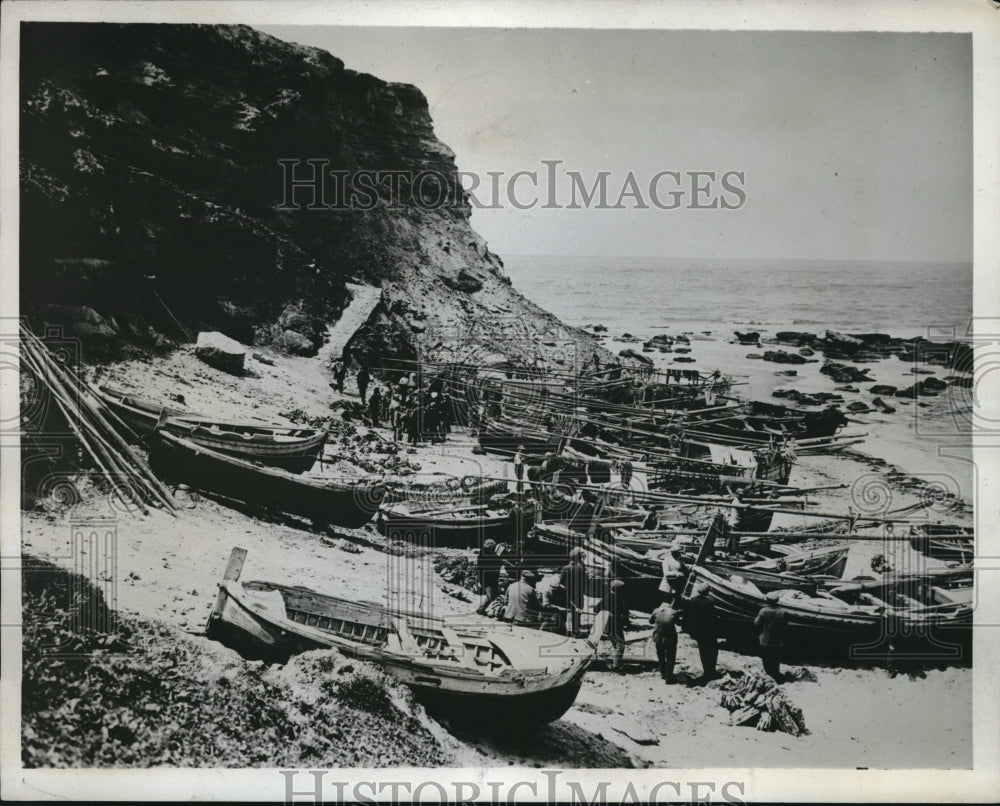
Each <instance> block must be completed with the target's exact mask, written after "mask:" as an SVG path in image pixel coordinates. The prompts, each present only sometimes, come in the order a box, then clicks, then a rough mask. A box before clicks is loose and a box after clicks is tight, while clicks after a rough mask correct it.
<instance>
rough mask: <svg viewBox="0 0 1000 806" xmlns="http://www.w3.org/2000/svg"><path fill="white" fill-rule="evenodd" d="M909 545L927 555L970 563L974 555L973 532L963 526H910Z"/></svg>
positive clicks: (974, 542)
mask: <svg viewBox="0 0 1000 806" xmlns="http://www.w3.org/2000/svg"><path fill="white" fill-rule="evenodd" d="M910 546H911V547H912V548H913V550H914V551H919V552H920V553H921V554H925V555H927V556H928V557H935V558H937V559H939V560H953V561H956V562H960V563H971V562H972V561H973V559H974V557H975V556H976V540H975V533H974V532H973V530H972V529H970V528H968V527H965V526H949V525H946V524H940V523H939V524H926V525H920V526H913V527H911V528H910Z"/></svg>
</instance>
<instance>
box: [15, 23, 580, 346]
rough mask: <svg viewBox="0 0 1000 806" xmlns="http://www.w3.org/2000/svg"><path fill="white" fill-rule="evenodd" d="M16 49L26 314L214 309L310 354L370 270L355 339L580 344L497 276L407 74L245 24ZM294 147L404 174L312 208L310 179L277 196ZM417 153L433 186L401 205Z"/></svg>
mask: <svg viewBox="0 0 1000 806" xmlns="http://www.w3.org/2000/svg"><path fill="white" fill-rule="evenodd" d="M21 64H22V66H21V158H20V160H21V161H20V167H21V205H22V210H21V295H22V298H21V304H22V309H24V310H25V311H26V312H28V313H30V314H35V315H37V316H39V317H40V318H46V319H48V320H49V321H57V320H59V318H60V317H63V319H65V320H67V321H70V322H71V323H72V327H73V328H74V329H75V332H77V333H79V334H82V335H86V336H90V337H93V338H95V339H105V340H106V341H108V342H137V343H141V342H143V341H147V342H148V341H155V342H156V343H163V341H164V339H165V338H166V339H169V340H174V341H183V340H186V338H187V337H186V336H185V335H184V334H185V332H186V333H188V334H190V335H192V336H193V334H194V331H196V330H198V329H204V328H213V329H219V330H222V331H223V332H225V333H227V334H229V335H231V336H233V337H234V338H237V339H240V340H241V341H244V342H247V343H270V344H273V345H275V346H278V347H281V348H284V349H287V350H289V351H291V352H298V353H302V354H306V355H309V354H312V353H315V351H316V350H317V348H318V347H319V346H320V345H321V344H322V341H323V337H324V334H325V330H326V326H327V325H328V324H329V323H330V322H333V321H336V319H337V318H338V316H339V314H340V312H341V311H342V310H343V308H344V306H345V305H346V304H347V302H348V301H349V300H350V293H349V291H348V290H347V288H346V285H345V284H346V283H347V282H355V283H367V284H373V285H380V286H381V287H382V289H383V295H382V302H381V303H380V305H379V306H378V308H377V309H376V311H375V313H374V314H373V315H372V317H371V319H370V321H369V323H368V324H367V325H366V326H365V328H364V329H363V330H362V332H359V333H358V335H357V337H356V338H355V339H354V341H353V342H352V344H351V348H352V350H353V352H354V353H355V354H356V355H357V357H358V358H366V359H368V360H374V361H378V360H379V359H381V358H382V357H384V356H386V355H389V354H392V353H401V354H403V355H404V356H412V355H416V354H429V355H434V356H438V357H445V356H449V355H450V356H455V357H468V358H474V357H476V356H477V355H480V356H481V355H482V354H483V353H485V352H487V351H488V350H490V349H491V350H492V351H500V352H504V353H506V354H508V355H510V356H511V357H517V358H527V357H540V358H542V359H543V360H546V361H549V360H552V359H553V358H555V359H556V360H558V359H559V355H553V353H561V354H562V358H563V360H565V361H566V363H567V364H571V363H573V362H574V360H575V359H576V358H577V357H578V356H586V355H589V353H590V352H592V350H593V348H592V347H591V343H590V341H589V340H588V339H587V338H586V337H585V336H584V335H583V334H582V333H580V332H579V331H576V330H573V329H568V328H565V327H564V326H562V325H561V324H560V323H558V322H557V321H556V320H555V319H554V318H553V317H551V316H550V315H549V314H547V313H545V312H543V311H541V310H540V309H538V308H537V307H536V306H534V305H532V304H531V303H530V302H528V301H527V300H525V299H524V298H522V297H520V295H518V294H517V293H516V292H514V291H513V290H512V289H511V288H510V286H509V281H508V280H507V279H506V277H505V276H504V274H503V272H502V262H501V260H500V259H499V258H498V257H497V256H496V255H494V254H492V253H491V252H490V251H489V250H488V249H487V247H486V244H485V243H484V242H483V241H482V239H481V238H480V237H479V236H477V235H476V234H475V233H474V232H473V231H472V229H471V228H470V226H469V213H470V209H469V206H468V203H467V200H466V197H465V194H464V193H463V192H462V191H461V189H460V188H457V187H456V180H455V171H456V167H455V161H454V155H453V154H452V152H451V151H450V150H449V149H448V148H447V147H446V146H444V145H443V144H441V143H440V142H438V140H437V139H436V138H435V136H434V132H433V127H432V123H431V119H430V115H429V112H428V108H427V102H426V100H425V98H424V97H423V95H422V94H421V93H420V91H419V90H418V89H416V88H415V87H411V86H408V85H401V84H390V83H386V82H384V81H381V80H379V79H377V78H374V77H372V76H368V75H364V74H359V73H356V72H354V71H351V70H347V69H345V68H344V66H343V63H342V62H340V61H339V60H338V59H336V58H334V57H333V56H331V55H330V54H328V53H326V52H324V51H320V50H316V49H313V48H306V47H301V46H298V45H292V44H288V43H285V42H282V41H280V40H277V39H274V38H273V37H269V36H267V35H264V34H261V33H259V32H257V31H254V30H253V29H250V28H247V27H244V26H236V27H229V26H195V25H159V24H157V25H108V24H76V23H51V24H50V23H30V24H25V25H22V41H21ZM307 160H322V161H323V163H320V165H322V167H323V168H324V169H325V170H326V171H328V172H344V173H345V174H346V175H348V176H351V177H356V176H357V174H358V172H359V171H379V172H382V173H383V174H385V173H386V172H394V171H399V172H403V173H402V174H401V177H402V178H401V179H400V180H399V182H400V184H399V185H398V186H397V187H395V188H393V187H392V186H391V185H392V182H391V181H390V182H382V183H379V184H376V183H375V182H374V181H369V182H368V184H369V185H370V186H372V187H373V188H374V190H373V191H370V192H367V193H366V194H365V195H362V196H361V197H360V201H361V202H362V204H361V205H360V206H359V205H358V204H357V203H355V204H353V205H352V204H341V203H339V202H341V201H343V199H341V198H338V194H337V193H336V189H337V187H338V186H337V185H336V184H335V182H334V183H331V182H330V180H329V179H328V180H327V184H326V192H325V193H324V195H323V197H322V198H318V199H317V201H319V202H320V204H318V205H311V207H312V209H310V201H311V192H310V190H309V189H308V188H306V189H303V188H299V189H298V190H296V191H295V196H294V197H293V198H291V199H289V198H287V194H288V187H287V177H288V176H289V175H294V177H295V178H296V179H297V180H301V179H303V178H304V177H305V178H308V176H309V174H310V173H311V170H312V169H311V166H310V165H309V164H308V163H307V162H306V161H307ZM279 161H291V162H286V163H285V164H284V165H283V164H282V163H281V162H279ZM293 163H298V164H297V165H296V166H295V167H294V168H291V167H289V166H291V165H292V164H293ZM289 171H294V174H289V173H288V172H289ZM420 171H431V172H432V173H433V176H434V177H444V185H443V186H442V187H441V194H442V195H443V196H445V198H446V201H445V202H444V203H443V204H440V205H437V206H435V205H429V204H414V203H412V201H411V199H412V197H413V192H414V190H413V189H412V188H411V187H410V184H409V180H408V177H412V176H413V175H414V174H416V173H418V172H420ZM435 182H436V180H435ZM428 187H429V188H430V190H431V191H432V196H433V195H436V186H435V185H434V184H432V185H431V186H428ZM374 194H377V195H374ZM397 194H398V195H397ZM288 201H292V202H293V204H292V205H289V204H288V203H287V202H288ZM355 201H357V199H355ZM373 202H374V203H373ZM289 207H295V208H297V209H288V208H289ZM317 207H318V208H321V209H316V208H317ZM362 207H364V208H367V209H361V208H362Z"/></svg>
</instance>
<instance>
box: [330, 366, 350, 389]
mask: <svg viewBox="0 0 1000 806" xmlns="http://www.w3.org/2000/svg"><path fill="white" fill-rule="evenodd" d="M346 377H347V365H346V364H345V363H344V361H343V359H342V358H338V359H337V360H336V361H334V362H333V379H334V381H336V384H337V387H336V388H337V391H338V392H343V391H344V378H346Z"/></svg>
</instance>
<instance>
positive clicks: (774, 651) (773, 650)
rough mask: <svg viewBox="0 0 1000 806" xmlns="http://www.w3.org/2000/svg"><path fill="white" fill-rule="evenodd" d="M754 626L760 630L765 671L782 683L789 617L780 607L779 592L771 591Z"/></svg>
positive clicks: (762, 661) (761, 657)
mask: <svg viewBox="0 0 1000 806" xmlns="http://www.w3.org/2000/svg"><path fill="white" fill-rule="evenodd" d="M764 598H765V599H767V604H766V605H764V606H763V607H762V608H761V609H760V612H759V613H758V614H757V618H755V619H754V622H753V623H754V624H755V625H757V627H759V628H760V634H759V635H758V639H757V640H758V641H759V643H760V660H761V663H762V664H763V665H764V671H765V672H767V673H768V674H769V675H770V676H771V677H772V678H774V679H775V680H777V681H779V682H780V681H781V648H782V647H783V646H784V636H785V629H786V627H787V626H788V615H787V614H786V613H785V611H784V610H782V609H781V607H779V606H778V592H777V591H771V592H770V593H769V594H767V596H766V597H764Z"/></svg>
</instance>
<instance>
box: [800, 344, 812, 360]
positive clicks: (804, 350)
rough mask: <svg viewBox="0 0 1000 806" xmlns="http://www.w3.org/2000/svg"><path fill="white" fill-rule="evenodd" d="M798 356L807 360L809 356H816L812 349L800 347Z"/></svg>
mask: <svg viewBox="0 0 1000 806" xmlns="http://www.w3.org/2000/svg"><path fill="white" fill-rule="evenodd" d="M799 355H804V356H806V358H808V357H809V356H813V355H816V351H815V350H814V349H813V348H812V347H800V348H799Z"/></svg>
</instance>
